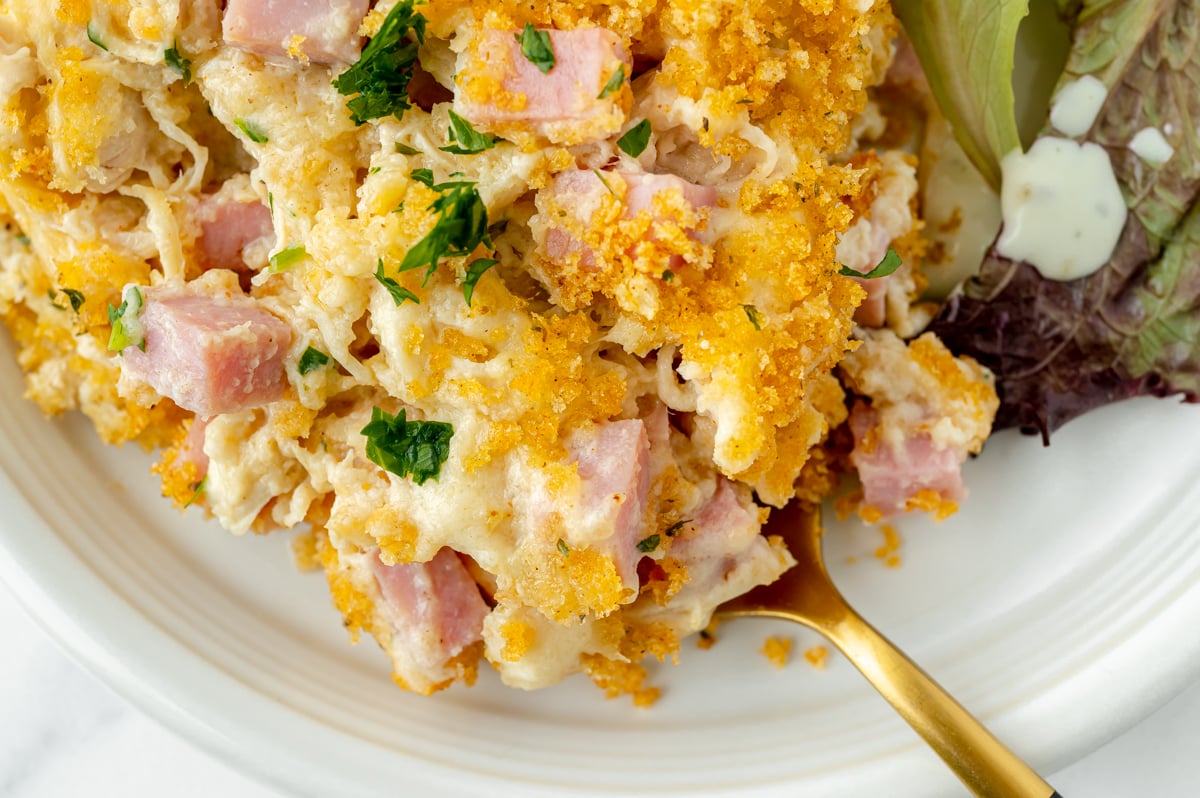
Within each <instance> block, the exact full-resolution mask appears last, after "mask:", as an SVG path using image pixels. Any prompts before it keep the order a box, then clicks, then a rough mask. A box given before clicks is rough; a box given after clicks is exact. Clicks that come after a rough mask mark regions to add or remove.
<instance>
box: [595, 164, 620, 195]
mask: <svg viewBox="0 0 1200 798" xmlns="http://www.w3.org/2000/svg"><path fill="white" fill-rule="evenodd" d="M592 171H593V172H595V173H596V177H598V178H600V182H601V183H603V184H604V187H605V188H606V189H608V193H609V194H612V195H613V196H614V197H615V196H617V192H615V191H613V187H612V186H610V185H609V184H608V181H607V180H606V179H605V178H604V173H603V172H601V171H600V170H599V169H593V170H592Z"/></svg>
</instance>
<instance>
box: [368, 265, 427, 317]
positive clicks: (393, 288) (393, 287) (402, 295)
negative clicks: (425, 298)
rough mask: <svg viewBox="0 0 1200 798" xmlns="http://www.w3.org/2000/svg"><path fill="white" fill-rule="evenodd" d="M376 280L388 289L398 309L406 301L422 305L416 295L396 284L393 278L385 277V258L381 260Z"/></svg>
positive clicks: (376, 272)
mask: <svg viewBox="0 0 1200 798" xmlns="http://www.w3.org/2000/svg"><path fill="white" fill-rule="evenodd" d="M375 279H376V280H378V281H379V284H380V285H382V286H383V287H384V288H386V289H387V292H388V293H389V294H391V295H392V301H393V302H395V303H396V307H400V306H401V305H403V304H404V303H405V302H406V301H408V302H415V303H417V304H418V305H419V304H421V300H420V298H418V297H417V295H416V294H414V293H413V292H412V291H409V290H408V289H407V288H405V287H404V286H402V285H400V283H398V282H396V281H395V280H393V279H392V278H391V277H388V276H386V275H384V273H383V258H380V259H379V268H378V269H376V270H375Z"/></svg>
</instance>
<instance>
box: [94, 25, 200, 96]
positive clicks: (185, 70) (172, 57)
mask: <svg viewBox="0 0 1200 798" xmlns="http://www.w3.org/2000/svg"><path fill="white" fill-rule="evenodd" d="M89 38H90V35H89ZM105 49H106V50H107V49H108V48H107V47H106V48H105ZM163 61H164V62H165V63H166V65H167V66H168V67H170V68H171V69H173V70H174V71H175V72H176V73H178V75H179V77H181V78H183V85H185V86H186V85H187V84H189V83H191V82H192V62H191V61H189V60H188V59H186V58H184V57H183V54H182V53H180V52H179V43H178V42H176V43H175V44H174V45H172V46H171V47H170V48H168V49H166V50H163Z"/></svg>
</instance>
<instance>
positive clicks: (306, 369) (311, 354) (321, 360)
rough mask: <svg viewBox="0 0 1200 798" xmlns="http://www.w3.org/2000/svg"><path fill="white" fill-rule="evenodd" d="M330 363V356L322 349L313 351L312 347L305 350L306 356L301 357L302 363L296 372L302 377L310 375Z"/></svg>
mask: <svg viewBox="0 0 1200 798" xmlns="http://www.w3.org/2000/svg"><path fill="white" fill-rule="evenodd" d="M328 363H329V355H327V354H325V353H324V352H322V351H321V350H320V349H313V348H312V347H311V346H310V347H308V348H307V349H305V350H304V354H303V355H301V356H300V363H299V364H298V365H297V367H296V370H297V371H299V372H300V376H302V377H303V376H304V375H305V374H309V373H311V372H313V371H316V370H317V369H319V368H321V366H324V365H326V364H328Z"/></svg>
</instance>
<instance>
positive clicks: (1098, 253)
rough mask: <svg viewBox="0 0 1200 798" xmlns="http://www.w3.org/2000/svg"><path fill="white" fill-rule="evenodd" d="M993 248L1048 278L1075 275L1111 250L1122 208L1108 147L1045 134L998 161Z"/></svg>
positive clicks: (1073, 277) (1091, 267) (1096, 266)
mask: <svg viewBox="0 0 1200 798" xmlns="http://www.w3.org/2000/svg"><path fill="white" fill-rule="evenodd" d="M1000 168H1001V171H1002V173H1003V182H1002V187H1001V190H1000V209H1001V215H1002V216H1003V218H1004V227H1003V229H1002V230H1001V232H1000V239H999V240H998V241H997V243H996V248H997V249H998V250H999V252H1000V254H1001V255H1004V256H1005V257H1007V258H1012V259H1013V260H1024V261H1028V262H1029V263H1031V264H1033V265H1034V267H1035V268H1037V270H1038V271H1039V272H1041V274H1042V276H1044V277H1046V278H1048V279H1051V280H1076V279H1078V278H1080V277H1086V276H1087V275H1089V274H1091V273H1092V272H1095V271H1096V270H1097V269H1099V268H1100V267H1101V266H1103V265H1104V264H1105V263H1107V262H1108V259H1109V258H1110V257H1112V253H1113V249H1114V248H1115V247H1116V245H1117V240H1118V239H1119V238H1120V237H1121V229H1122V228H1123V227H1124V226H1125V217H1126V215H1127V214H1128V211H1127V210H1126V207H1125V200H1124V198H1123V197H1122V196H1121V188H1120V186H1118V185H1117V178H1116V176H1115V175H1114V174H1113V169H1112V161H1110V160H1109V157H1108V153H1107V152H1105V151H1104V150H1103V149H1102V148H1101V147H1099V146H1097V145H1096V144H1092V143H1086V144H1083V145H1080V144H1078V143H1076V142H1074V141H1070V140H1068V139H1060V138H1054V137H1050V136H1048V137H1045V138H1041V139H1038V140H1037V141H1036V142H1034V145H1033V147H1031V148H1030V150H1029V152H1027V153H1023V152H1021V151H1020V150H1013V151H1012V152H1010V153H1009V154H1008V155H1006V156H1005V157H1004V160H1003V161H1001V164H1000Z"/></svg>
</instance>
